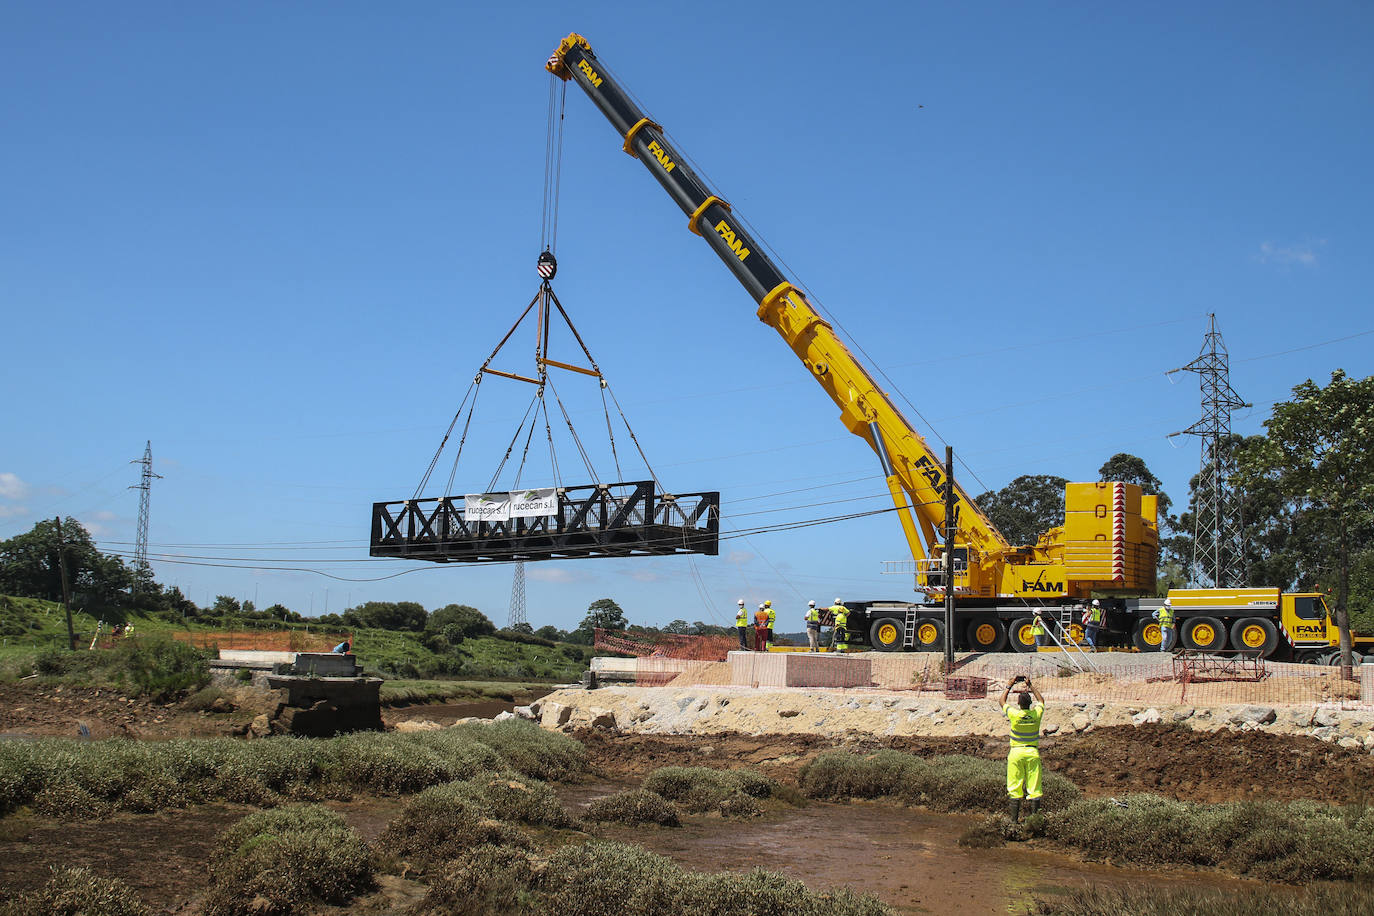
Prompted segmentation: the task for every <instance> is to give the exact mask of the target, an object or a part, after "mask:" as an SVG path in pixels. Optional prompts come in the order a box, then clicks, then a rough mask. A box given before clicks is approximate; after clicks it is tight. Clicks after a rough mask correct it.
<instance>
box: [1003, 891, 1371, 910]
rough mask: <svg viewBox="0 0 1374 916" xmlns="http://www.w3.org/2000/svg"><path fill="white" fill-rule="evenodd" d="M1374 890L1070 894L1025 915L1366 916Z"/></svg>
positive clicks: (1041, 903) (1038, 905)
mask: <svg viewBox="0 0 1374 916" xmlns="http://www.w3.org/2000/svg"><path fill="white" fill-rule="evenodd" d="M1368 913H1374V890H1370V889H1369V888H1367V887H1353V886H1351V885H1347V884H1337V885H1320V886H1316V887H1312V888H1309V889H1306V890H1302V891H1292V892H1288V891H1282V890H1279V891H1259V892H1257V893H1255V894H1253V895H1250V896H1246V897H1241V896H1237V895H1236V894H1228V893H1224V892H1222V891H1188V890H1175V889H1155V888H1132V889H1130V890H1110V891H1109V890H1101V889H1098V888H1091V889H1083V890H1076V891H1073V892H1071V893H1069V894H1068V895H1067V896H1066V897H1064V898H1059V899H1037V900H1036V901H1035V904H1034V905H1033V906H1032V907H1031V908H1030V910H1029V916H1366V914H1368Z"/></svg>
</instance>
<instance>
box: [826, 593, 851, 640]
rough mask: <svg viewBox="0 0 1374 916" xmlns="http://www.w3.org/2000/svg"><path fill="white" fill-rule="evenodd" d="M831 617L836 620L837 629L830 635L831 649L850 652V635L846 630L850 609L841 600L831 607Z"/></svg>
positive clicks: (837, 600)
mask: <svg viewBox="0 0 1374 916" xmlns="http://www.w3.org/2000/svg"><path fill="white" fill-rule="evenodd" d="M830 616H831V618H833V620H834V625H835V629H834V630H832V631H831V633H830V647H831V648H832V649H834V650H835V651H836V652H847V651H849V634H848V633H847V632H846V631H845V628H846V627H848V626H849V608H847V607H845V606H844V603H843V602H842V601H840V599H839V598H836V599H835V603H834V604H832V605H830Z"/></svg>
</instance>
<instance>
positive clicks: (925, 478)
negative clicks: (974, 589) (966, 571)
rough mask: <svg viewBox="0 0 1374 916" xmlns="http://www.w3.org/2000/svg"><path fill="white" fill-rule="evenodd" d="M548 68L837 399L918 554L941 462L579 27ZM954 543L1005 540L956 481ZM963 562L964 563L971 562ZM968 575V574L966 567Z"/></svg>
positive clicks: (975, 546) (987, 545)
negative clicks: (592, 107)
mask: <svg viewBox="0 0 1374 916" xmlns="http://www.w3.org/2000/svg"><path fill="white" fill-rule="evenodd" d="M548 69H549V71H550V72H552V73H553V74H554V75H555V76H558V77H561V78H562V79H565V80H567V79H571V80H573V81H574V82H576V83H577V84H578V85H579V86H581V87H582V89H583V91H585V92H586V93H587V95H588V96H589V97H590V98H591V100H592V101H593V102H594V103H595V104H596V107H597V108H599V109H601V113H602V114H604V115H605V116H606V118H607V119H608V120H609V121H610V122H611V125H612V126H613V127H615V129H616V131H618V132H619V133H620V135H621V136H622V137H624V138H625V144H624V149H625V152H626V153H628V154H630V155H631V156H634V157H635V158H637V159H638V160H639V161H640V162H642V163H644V166H645V168H647V169H648V170H649V172H650V174H652V175H653V176H654V178H655V179H657V180H658V183H659V184H661V185H662V186H663V188H664V190H666V191H667V192H668V195H669V196H670V197H672V199H673V200H674V201H675V202H676V203H677V205H678V207H680V208H681V209H682V212H683V213H685V214H687V218H688V223H687V227H688V228H689V229H690V230H691V231H692V232H694V233H695V234H697V235H699V236H701V237H702V238H703V239H705V240H706V243H707V244H708V245H710V246H711V250H712V251H714V252H715V253H716V255H717V256H718V257H719V258H720V259H721V260H722V261H724V262H725V266H726V267H728V268H729V269H730V272H731V273H733V274H734V275H735V277H736V279H738V280H739V281H740V283H741V284H743V285H744V288H745V289H746V290H748V292H749V295H750V296H752V297H753V298H754V301H755V302H757V303H758V306H759V308H758V317H759V320H760V321H762V322H763V323H764V324H767V325H768V326H769V327H771V328H773V329H774V330H776V331H777V332H778V333H779V334H780V335H782V338H783V340H785V341H787V344H788V346H790V347H791V348H792V351H793V352H794V353H796V354H797V356H798V357H799V358H800V359H801V361H802V362H803V363H804V364H805V365H806V367H807V369H809V370H810V371H811V374H812V377H813V378H815V379H816V381H817V382H819V383H820V385H821V387H822V388H824V389H825V390H826V392H827V393H828V394H829V395H830V397H831V399H832V400H834V402H835V403H836V405H838V406H839V408H840V416H841V420H842V421H843V422H844V424H845V426H846V427H847V428H848V429H849V431H850V432H852V433H854V435H856V436H859V437H860V438H862V439H864V440H865V441H867V442H868V443H869V445H870V446H872V448H873V449H874V451H875V452H877V454H878V457H879V460H880V461H881V462H882V464H883V473H884V475H885V476H886V477H887V480H888V486H889V488H890V489H891V490H892V495H893V499H894V501H895V502H896V503H897V506H898V509H899V512H900V515H901V518H902V524H903V528H904V530H905V532H906V535H907V541H908V544H909V545H910V547H911V551H912V556H913V557H914V558H915V559H917V560H918V561H919V560H921V559H923V558H924V557H925V555H926V549H925V548H923V546H922V544H921V540H924V544H925V547H928V548H932V549H933V548H934V545H935V543H936V541H937V537H936V532H939V531H941V530H942V528H943V525H944V522H945V506H944V494H945V487H946V483H945V472H944V469H943V467H942V463H941V461H940V460H939V458H938V457H937V456H936V454H935V453H934V452H933V451H932V450H931V448H930V446H929V445H927V444H926V441H925V439H924V438H923V437H922V436H921V435H920V434H919V433H918V432H916V430H915V429H914V428H912V426H911V424H910V423H909V422H908V421H907V420H906V418H905V417H904V416H902V413H901V411H899V410H898V409H897V407H896V406H895V405H894V404H893V403H892V402H891V400H890V399H889V398H888V396H887V394H886V393H885V392H884V391H883V390H882V389H881V388H879V387H878V385H877V383H875V382H874V381H873V378H872V377H871V376H870V375H869V374H868V372H867V371H866V370H865V369H864V368H863V366H862V365H860V363H859V362H858V360H857V359H855V358H854V355H853V354H852V353H851V352H850V351H849V349H848V348H847V347H846V346H845V345H844V344H843V343H842V342H841V341H840V339H839V337H838V336H837V335H836V334H835V331H834V329H833V328H831V326H830V324H829V323H828V322H826V321H825V320H824V319H823V318H821V316H820V315H819V314H818V313H817V311H816V309H815V308H813V307H812V306H811V303H810V302H808V301H807V299H806V296H805V295H804V294H803V293H802V292H801V290H799V289H798V288H797V287H796V286H794V285H793V284H792V283H791V282H789V281H788V280H787V278H786V277H785V276H783V274H782V272H781V271H780V270H779V269H778V268H777V266H776V265H774V264H773V262H772V261H771V260H769V258H768V256H767V255H766V254H765V253H764V251H763V246H761V245H759V244H758V243H757V242H756V241H755V240H754V239H753V238H752V237H751V236H750V234H749V233H748V231H747V230H745V229H744V228H743V227H742V226H741V225H740V224H739V222H738V220H736V219H735V217H734V215H733V213H732V212H731V209H730V205H729V204H728V203H726V202H725V201H724V200H722V199H721V198H720V197H718V196H716V195H715V193H713V192H712V190H711V189H710V187H708V186H707V184H706V183H705V182H704V181H702V180H701V178H700V177H698V176H697V174H696V173H695V172H693V171H692V169H691V167H690V166H688V165H687V163H686V162H684V161H683V157H682V156H681V155H679V154H678V152H677V151H676V150H674V149H673V147H672V145H671V144H670V143H669V142H668V141H667V139H666V138H665V137H664V135H663V129H662V128H661V127H660V126H659V125H658V124H655V123H654V122H653V121H650V120H649V119H648V118H647V117H646V116H645V115H644V113H643V112H642V111H640V110H639V108H638V106H636V105H635V103H634V102H633V101H632V100H631V99H630V97H629V96H628V95H627V94H626V93H625V92H624V91H623V90H622V89H621V88H620V86H619V85H617V84H616V82H615V80H614V79H612V78H611V77H610V75H609V74H607V73H606V70H605V68H604V67H602V66H601V65H600V64H599V63H598V62H597V59H596V55H595V54H594V53H593V52H592V48H591V45H589V44H588V43H587V40H586V39H585V38H583V37H582V36H581V35H578V34H576V33H573V34H571V35H569V36H568V37H567V38H565V39H563V41H562V43H561V44H559V46H558V49H557V50H556V51H554V53H553V55H552V56H551V57H550V58H549V62H548ZM902 491H905V493H906V494H907V495H909V496H910V498H911V501H912V504H913V506H912V508H914V510H915V513H916V523H917V524H919V525H920V534H921V540H918V538H917V537H916V532H915V527H914V525H913V522H912V519H911V516H910V515H909V514H908V512H907V511H906V501H905V499H904V498H903V495H902ZM954 491H955V496H956V502H955V507H954V514H955V518H954V522H955V525H954V527H955V528H956V529H957V531H958V534H957V537H956V544H957V545H958V546H960V547H965V546H966V547H967V548H968V549H969V552H970V556H969V557H968V559H969V561H970V563H969V565H970V567H974V568H976V567H977V566H978V565H981V564H986V563H988V562H989V561H995V560H998V559H1001V558H1002V557H1003V556H1004V555H1005V554H1007V553H1009V552H1011V550H1012V548H1011V547H1010V546H1009V545H1008V544H1007V541H1006V539H1005V538H1003V537H1002V535H1001V533H1000V532H998V530H997V529H996V528H995V527H994V526H993V524H992V523H991V522H990V521H989V520H988V519H987V517H986V516H984V515H983V513H982V512H981V511H980V510H979V509H978V507H977V505H976V504H974V502H973V501H972V500H970V499H969V498H968V495H967V494H966V493H965V492H964V490H963V488H962V487H960V486H958V484H957V483H956V484H955V488H954ZM971 571H972V570H971ZM974 576H975V577H976V576H977V574H976V573H974Z"/></svg>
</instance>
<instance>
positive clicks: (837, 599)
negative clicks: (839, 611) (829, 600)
mask: <svg viewBox="0 0 1374 916" xmlns="http://www.w3.org/2000/svg"><path fill="white" fill-rule="evenodd" d="M835 603H836V604H843V603H844V602H842V601H840V599H839V598H836V599H835Z"/></svg>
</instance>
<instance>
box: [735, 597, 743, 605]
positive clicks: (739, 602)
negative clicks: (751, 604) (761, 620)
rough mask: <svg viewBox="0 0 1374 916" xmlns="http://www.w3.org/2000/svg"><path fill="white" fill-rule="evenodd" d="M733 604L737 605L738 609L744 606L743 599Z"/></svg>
mask: <svg viewBox="0 0 1374 916" xmlns="http://www.w3.org/2000/svg"><path fill="white" fill-rule="evenodd" d="M735 603H736V604H738V605H739V606H740V607H743V606H744V599H743V598H741V599H740V600H738V601H736V602H735Z"/></svg>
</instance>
